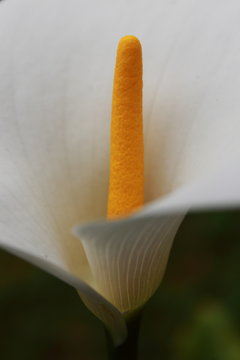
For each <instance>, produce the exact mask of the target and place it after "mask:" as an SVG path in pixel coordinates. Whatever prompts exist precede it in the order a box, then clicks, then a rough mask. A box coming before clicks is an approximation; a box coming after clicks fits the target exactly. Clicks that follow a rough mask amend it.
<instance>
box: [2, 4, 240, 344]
mask: <svg viewBox="0 0 240 360" xmlns="http://www.w3.org/2000/svg"><path fill="white" fill-rule="evenodd" d="M239 16H240V3H239V2H238V1H237V0H235V1H234V0H231V1H228V2H226V1H223V0H220V1H219V0H210V1H209V0H203V1H201V2H199V1H197V0H180V1H177V2H176V1H168V0H160V1H157V0H156V1H151V0H150V1H143V0H138V1H131V2H129V1H125V0H123V1H121V2H113V1H110V0H109V1H107V0H103V1H96V0H93V1H78V0H69V1H68V2H66V1H64V0H51V1H49V0H41V1H34V2H33V1H31V0H22V1H18V0H11V1H4V2H1V3H0V47H1V57H0V173H1V175H0V233H1V235H0V245H1V247H2V248H5V249H8V250H9V251H11V252H13V253H15V254H17V255H19V256H21V257H24V258H25V259H27V260H29V261H30V262H32V263H35V264H36V265H38V266H41V267H42V268H44V269H46V270H47V271H49V272H51V273H53V274H55V275H56V276H58V277H60V278H61V279H63V280H65V281H67V282H68V283H70V284H71V285H73V286H74V287H76V288H77V289H78V291H79V293H80V294H81V296H82V298H83V300H84V301H85V303H86V304H87V305H88V306H89V307H90V308H91V309H92V311H94V312H95V313H96V314H97V315H98V316H99V317H100V318H101V319H102V320H103V321H104V322H105V323H106V324H108V326H109V327H111V330H112V332H113V333H114V336H115V341H116V343H117V342H118V343H119V342H121V341H122V340H123V338H124V336H125V335H126V328H125V323H124V320H123V316H122V312H128V311H130V310H133V309H134V308H136V307H138V306H140V305H141V304H142V303H143V302H144V301H146V300H147V298H148V297H149V296H150V295H151V294H152V292H153V291H155V289H156V287H157V286H158V285H159V282H160V280H161V278H162V275H163V272H164V268H165V264H166V261H167V257H168V254H169V250H170V248H171V243H172V240H173V238H174V235H175V233H176V231H177V228H178V226H179V224H180V222H181V217H182V214H184V213H185V211H186V210H187V209H188V208H190V209H195V208H199V207H201V208H206V207H216V206H238V205H239V203H240V187H239V181H240V165H239V164H240V162H239V160H240V142H239V132H240V105H239V104H240V76H239V72H240V70H239V67H240V46H239V36H240V23H239ZM126 34H134V35H136V36H138V37H139V38H140V39H141V42H142V47H143V61H144V121H145V164H146V186H145V193H146V203H147V205H146V207H145V208H143V210H142V211H141V212H139V213H138V214H136V215H135V216H133V217H130V218H129V219H127V220H121V221H119V222H118V221H117V222H104V221H103V222H100V223H99V222H97V223H93V224H90V225H89V224H88V225H82V226H80V227H78V228H76V232H77V233H78V234H79V235H80V239H81V241H79V240H78V239H77V238H76V237H74V236H73V235H71V233H70V229H71V228H72V227H73V226H74V225H76V224H78V223H84V222H86V221H87V222H89V221H94V220H96V219H99V218H103V219H104V218H105V216H106V206H107V188H108V167H109V132H110V131H109V128H110V120H109V119H110V109H111V91H112V79H113V67H114V62H115V50H116V45H117V41H118V39H119V38H120V37H122V36H123V35H126Z"/></svg>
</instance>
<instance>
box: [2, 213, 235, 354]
mask: <svg viewBox="0 0 240 360" xmlns="http://www.w3.org/2000/svg"><path fill="white" fill-rule="evenodd" d="M239 223H240V211H224V212H209V213H204V214H191V215H188V216H187V217H186V219H185V221H184V222H183V224H182V226H181V228H180V230H179V232H178V235H177V237H176V239H175V242H174V246H173V249H172V252H171V255H170V260H169V264H168V267H167V271H166V275H165V277H164V281H163V282H162V284H161V286H160V288H159V290H158V291H157V293H156V294H155V295H154V296H153V297H152V299H151V300H150V301H149V302H148V303H147V305H146V306H145V310H144V314H143V319H142V327H141V333H140V339H139V349H140V357H139V359H140V360H144V359H148V360H150V359H153V360H155V359H162V360H193V359H194V360H203V359H204V360H239V359H240V226H239ZM105 346H106V345H105V334H104V330H103V326H102V324H101V323H100V321H99V320H98V319H96V318H95V317H94V316H93V315H92V314H91V313H90V312H89V311H88V310H87V309H86V308H85V306H84V305H83V304H82V303H81V301H80V300H79V297H78V295H77V293H76V291H75V290H74V289H73V288H71V287H69V286H68V285H66V284H64V283H63V282H61V281H59V280H57V279H55V278H54V277H52V276H50V275H48V274H46V273H45V272H43V271H41V270H39V269H37V268H35V267H33V266H31V265H29V264H28V263H26V262H24V261H22V260H20V259H18V258H16V257H14V256H12V255H9V254H8V253H6V252H4V251H0V359H1V360H5V359H6V360H13V359H14V360H15V359H16V360H30V359H31V360H32V359H34V360H43V359H44V360H50V359H51V360H55V359H56V360H79V359H84V360H93V359H99V360H103V359H106V347H105Z"/></svg>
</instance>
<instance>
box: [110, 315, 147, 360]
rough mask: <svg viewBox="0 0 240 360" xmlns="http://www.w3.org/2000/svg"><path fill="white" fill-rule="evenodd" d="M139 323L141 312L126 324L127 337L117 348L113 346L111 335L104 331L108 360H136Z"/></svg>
mask: <svg viewBox="0 0 240 360" xmlns="http://www.w3.org/2000/svg"><path fill="white" fill-rule="evenodd" d="M140 322H141V312H139V313H138V314H136V315H135V316H134V317H133V318H131V319H129V320H128V322H127V328H128V336H127V339H126V340H125V342H124V343H123V344H121V345H119V346H117V347H115V346H114V345H113V342H112V338H111V335H110V334H109V333H108V331H107V330H106V336H107V347H108V359H109V360H123V359H124V360H126V359H131V360H137V358H138V336H139V329H140Z"/></svg>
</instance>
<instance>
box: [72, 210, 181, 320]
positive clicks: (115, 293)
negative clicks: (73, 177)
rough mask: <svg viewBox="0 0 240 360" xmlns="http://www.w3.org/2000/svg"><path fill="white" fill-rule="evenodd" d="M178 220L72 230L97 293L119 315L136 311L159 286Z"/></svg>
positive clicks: (141, 220) (137, 221)
mask: <svg viewBox="0 0 240 360" xmlns="http://www.w3.org/2000/svg"><path fill="white" fill-rule="evenodd" d="M182 219H183V216H180V215H175V216H173V215H172V216H162V217H161V218H158V217H155V218H154V217H151V218H148V217H144V218H135V219H134V218H132V219H129V220H123V221H108V222H100V223H94V224H92V223H91V224H89V226H88V225H83V226H80V227H77V228H76V229H75V233H76V235H78V236H79V237H80V238H81V239H82V243H83V246H84V249H85V251H86V254H87V257H88V260H89V263H90V266H91V270H92V272H93V276H94V278H95V279H96V282H97V284H98V290H99V292H100V293H102V294H103V295H104V296H105V297H106V298H107V299H108V300H109V301H110V302H111V303H112V304H114V305H115V306H116V307H117V308H118V309H120V310H121V311H122V312H124V313H127V312H129V311H133V310H135V309H137V308H139V307H140V306H141V305H143V304H144V302H146V301H147V300H148V299H149V297H150V296H151V295H152V294H153V293H154V292H155V290H156V289H157V287H158V286H159V283H160V281H161V279H162V277H163V274H164V270H165V267H166V263H167V260H168V255H169V251H170V249H171V245H172V241H173V239H174V236H175V234H176V232H177V230H178V227H179V225H180V223H181V221H182Z"/></svg>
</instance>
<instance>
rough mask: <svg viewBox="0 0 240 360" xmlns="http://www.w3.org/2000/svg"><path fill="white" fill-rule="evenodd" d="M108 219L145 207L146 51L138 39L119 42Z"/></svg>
mask: <svg viewBox="0 0 240 360" xmlns="http://www.w3.org/2000/svg"><path fill="white" fill-rule="evenodd" d="M110 152H111V155H110V179H109V194H108V214H107V215H108V218H113V217H117V216H124V215H128V214H130V213H131V212H132V211H134V210H136V209H137V208H139V207H140V206H142V205H143V201H144V161H143V156H144V154H143V125H142V49H141V44H140V41H139V40H138V39H137V38H136V37H135V36H130V35H129V36H125V37H123V38H122V39H121V40H120V41H119V45H118V49H117V58H116V67H115V75H114V85H113V98H112V122H111V148H110Z"/></svg>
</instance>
